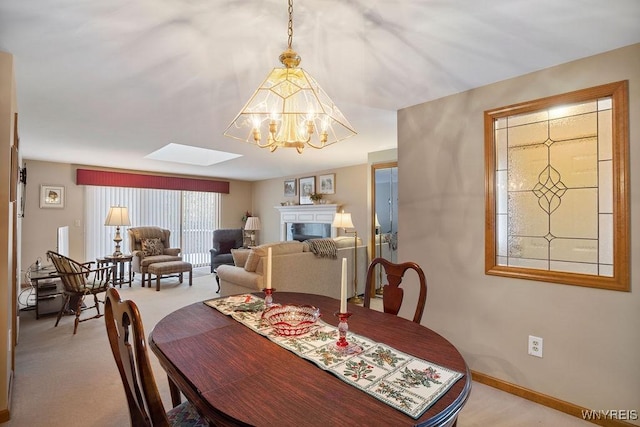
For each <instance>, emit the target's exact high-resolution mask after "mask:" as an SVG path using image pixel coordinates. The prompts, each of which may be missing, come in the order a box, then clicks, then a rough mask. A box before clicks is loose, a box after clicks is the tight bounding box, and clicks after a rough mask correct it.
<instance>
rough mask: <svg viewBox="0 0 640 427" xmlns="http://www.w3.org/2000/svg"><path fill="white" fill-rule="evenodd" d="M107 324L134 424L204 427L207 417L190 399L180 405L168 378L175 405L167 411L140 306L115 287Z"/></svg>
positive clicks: (108, 303) (141, 426)
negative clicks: (123, 299)
mask: <svg viewBox="0 0 640 427" xmlns="http://www.w3.org/2000/svg"><path fill="white" fill-rule="evenodd" d="M104 311H105V323H106V326H107V335H108V336H109V344H110V345H111V351H112V352H113V357H114V359H115V361H116V365H117V366H118V371H119V372H120V378H121V379H122V384H123V385H124V390H125V393H126V395H127V404H128V405H129V416H130V418H131V425H132V426H136V427H169V426H189V427H201V426H202V427H204V426H208V425H209V423H208V422H207V421H206V420H204V419H203V418H202V417H201V416H200V414H198V411H197V410H196V408H195V407H194V406H193V405H192V404H191V403H189V402H184V403H181V404H179V400H180V399H179V397H178V398H175V397H176V396H179V390H178V388H177V387H176V386H175V385H174V384H173V382H171V380H169V386H170V388H171V396H172V399H173V400H174V402H175V404H177V406H175V407H174V408H172V409H171V410H169V411H168V412H165V409H164V405H163V404H162V399H161V397H160V393H159V392H158V387H157V386H156V381H155V379H154V376H153V370H152V368H151V363H150V361H149V354H148V353H147V342H146V339H145V333H144V327H143V326H142V318H141V316H140V312H139V311H138V307H137V306H136V304H135V303H134V302H133V301H130V300H125V301H122V300H121V299H120V294H119V293H118V291H117V290H116V289H115V288H109V289H108V290H107V298H106V301H105V309H104Z"/></svg>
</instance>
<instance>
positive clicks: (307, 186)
mask: <svg viewBox="0 0 640 427" xmlns="http://www.w3.org/2000/svg"><path fill="white" fill-rule="evenodd" d="M299 183H300V190H299V193H300V204H301V205H312V204H313V200H311V197H310V196H311V193H315V192H316V177H315V176H308V177H306V178H300V180H299Z"/></svg>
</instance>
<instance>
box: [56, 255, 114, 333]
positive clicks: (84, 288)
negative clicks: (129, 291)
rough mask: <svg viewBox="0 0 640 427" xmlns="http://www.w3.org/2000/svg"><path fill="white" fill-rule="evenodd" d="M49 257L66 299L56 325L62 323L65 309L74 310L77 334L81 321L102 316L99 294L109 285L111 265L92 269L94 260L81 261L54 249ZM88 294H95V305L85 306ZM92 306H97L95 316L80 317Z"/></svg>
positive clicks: (74, 331) (74, 330)
mask: <svg viewBox="0 0 640 427" xmlns="http://www.w3.org/2000/svg"><path fill="white" fill-rule="evenodd" d="M47 257H48V258H49V259H50V260H51V262H52V263H53V266H54V267H55V269H56V272H57V273H58V276H60V280H61V281H62V285H63V286H64V292H63V294H64V298H65V301H64V304H62V307H60V311H59V312H58V318H57V319H56V325H55V326H58V323H60V319H61V318H62V314H63V313H64V311H65V310H69V311H73V313H74V314H75V315H76V319H75V323H74V326H73V334H74V335H75V334H76V332H77V331H78V324H79V323H80V322H84V321H85V320H89V319H96V318H99V317H102V314H101V313H100V305H99V304H100V301H99V300H98V294H100V293H102V292H105V291H106V290H107V288H108V287H109V283H110V280H111V270H112V269H111V267H101V268H96V269H91V265H92V264H93V262H85V263H80V262H77V261H74V260H72V259H71V258H68V257H66V256H64V255H60V254H59V253H57V252H54V251H48V252H47ZM87 295H93V301H94V305H92V306H91V307H84V306H83V303H84V297H85V296H87ZM91 308H95V309H96V311H97V314H96V315H95V316H93V317H87V318H84V319H80V314H81V313H82V312H83V311H85V310H88V309H91Z"/></svg>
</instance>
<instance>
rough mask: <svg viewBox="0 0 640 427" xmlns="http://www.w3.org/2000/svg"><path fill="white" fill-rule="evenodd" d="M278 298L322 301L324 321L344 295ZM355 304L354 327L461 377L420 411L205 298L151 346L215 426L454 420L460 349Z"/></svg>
mask: <svg viewBox="0 0 640 427" xmlns="http://www.w3.org/2000/svg"><path fill="white" fill-rule="evenodd" d="M254 295H256V296H260V297H263V296H264V295H263V294H261V293H256V294H254ZM274 302H275V303H280V304H296V305H304V304H310V305H313V306H316V307H318V308H319V309H320V312H321V315H322V319H323V320H324V322H326V323H329V324H331V325H334V326H335V325H337V324H338V319H337V318H336V317H335V316H334V313H335V312H336V311H338V309H339V306H340V302H339V301H338V300H335V299H332V298H329V297H325V296H320V295H312V294H304V293H294V292H282V293H274ZM348 310H349V311H350V312H352V313H353V315H352V316H351V317H350V318H349V321H348V324H349V332H350V333H351V332H353V333H356V334H358V335H361V336H366V337H367V338H369V339H372V340H374V341H377V342H381V343H385V344H387V345H389V346H392V347H393V348H395V349H397V350H399V351H402V352H405V353H407V354H410V355H413V356H415V357H417V358H420V359H423V360H426V361H429V362H432V363H435V364H437V365H440V366H442V367H445V368H448V369H451V370H455V371H458V372H460V373H463V374H464V376H463V377H462V378H461V379H460V380H458V381H457V382H456V383H455V384H453V386H451V388H449V390H447V392H446V393H445V394H443V395H442V396H441V397H440V398H439V399H438V400H437V401H436V402H435V403H434V404H433V405H432V406H431V407H429V408H428V409H427V410H426V411H425V412H424V414H422V416H421V417H420V418H419V419H413V418H412V417H410V416H408V415H406V414H404V413H402V412H401V411H399V410H397V409H394V408H393V407H392V406H389V405H387V404H386V403H384V402H382V401H380V400H378V399H376V398H374V397H372V396H370V395H368V394H367V393H365V392H363V391H361V390H359V389H358V388H357V387H353V386H352V385H349V384H347V383H346V382H344V381H342V380H340V379H339V378H337V377H336V376H334V375H333V374H331V373H330V372H327V371H325V370H323V369H320V368H319V367H318V366H316V365H315V364H314V363H312V362H309V361H308V360H305V359H304V358H302V357H299V356H298V355H296V354H294V353H292V352H290V351H288V350H286V349H285V348H283V347H281V346H280V345H278V344H276V343H274V342H272V341H271V340H269V339H268V338H266V337H265V336H262V335H260V334H258V333H256V332H254V331H253V330H251V329H250V328H248V327H246V326H245V325H243V324H241V323H240V322H237V321H236V320H234V319H233V318H231V317H230V316H227V315H224V314H223V313H221V312H220V311H218V310H216V309H215V308H212V307H210V306H208V305H206V304H205V303H204V302H198V303H194V304H191V305H188V306H186V307H183V308H181V309H178V310H176V311H174V312H173V313H170V314H169V315H167V316H166V317H164V318H163V319H162V320H160V322H158V323H157V325H156V326H155V328H154V329H153V331H152V332H151V333H150V335H149V346H150V348H151V349H152V351H153V352H154V354H155V355H156V356H157V357H158V359H159V361H160V364H161V365H162V367H163V368H164V369H165V371H166V372H167V375H168V377H169V379H170V381H172V382H173V383H174V384H175V385H176V386H177V387H178V388H179V389H180V391H181V392H182V394H184V396H185V397H186V398H187V399H188V400H189V401H190V402H191V403H193V404H194V405H195V406H196V407H197V409H198V410H199V412H200V413H201V414H202V415H203V416H205V417H206V418H207V419H208V420H210V422H211V424H212V425H216V426H218V425H233V426H239V425H241V426H245V425H253V426H269V425H277V426H337V425H340V426H364V425H385V426H410V425H420V426H452V425H455V422H456V420H457V416H458V413H459V412H460V410H461V409H462V407H463V406H464V404H465V402H466V401H467V398H468V397H469V394H470V392H471V375H470V374H469V369H468V367H467V365H466V363H465V361H464V359H463V357H462V355H461V354H460V353H459V352H458V350H457V349H456V348H455V347H454V346H453V345H452V344H451V343H450V342H449V341H447V340H446V339H445V338H444V337H442V336H441V335H439V334H437V333H436V332H434V331H432V330H430V329H429V328H426V327H425V326H422V325H419V324H417V323H414V322H411V321H409V320H406V319H403V318H401V317H397V316H394V315H390V314H386V313H382V312H379V311H376V310H372V309H368V308H364V307H361V306H356V305H352V304H349V305H348ZM347 339H348V335H347Z"/></svg>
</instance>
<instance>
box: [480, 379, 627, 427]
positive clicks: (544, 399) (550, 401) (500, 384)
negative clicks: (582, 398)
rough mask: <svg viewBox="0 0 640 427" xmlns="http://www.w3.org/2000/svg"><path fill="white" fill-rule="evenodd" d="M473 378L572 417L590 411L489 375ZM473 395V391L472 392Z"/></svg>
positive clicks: (621, 425) (622, 425) (618, 424)
mask: <svg viewBox="0 0 640 427" xmlns="http://www.w3.org/2000/svg"><path fill="white" fill-rule="evenodd" d="M471 378H472V379H473V380H474V381H477V382H479V383H481V384H485V385H488V386H490V387H493V388H497V389H498V390H502V391H505V392H507V393H510V394H513V395H516V396H518V397H521V398H523V399H527V400H530V401H532V402H535V403H537V404H539V405H543V406H547V407H549V408H552V409H555V410H557V411H560V412H564V413H565V414H569V415H572V416H574V417H576V418H580V419H584V417H583V414H584V413H585V412H583V411H589V409H587V408H583V407H581V406H578V405H574V404H573V403H569V402H566V401H564V400H560V399H557V398H555V397H553V396H549V395H546V394H543V393H538V392H537V391H534V390H530V389H528V388H524V387H521V386H519V385H516V384H512V383H510V382H507V381H503V380H501V379H498V378H494V377H491V376H489V375H486V374H483V373H481V372H477V371H473V370H472V371H471ZM471 393H472V394H473V390H472V391H471ZM585 421H588V422H590V423H592V424H596V425H600V426H605V427H637V426H636V425H635V424H630V423H627V422H625V421H622V420H615V419H602V418H601V419H591V420H585Z"/></svg>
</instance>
